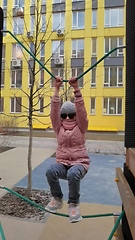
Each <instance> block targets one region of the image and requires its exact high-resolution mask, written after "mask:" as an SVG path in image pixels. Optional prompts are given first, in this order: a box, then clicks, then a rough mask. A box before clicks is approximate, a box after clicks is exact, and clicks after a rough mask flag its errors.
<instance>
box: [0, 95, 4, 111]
mask: <svg viewBox="0 0 135 240" xmlns="http://www.w3.org/2000/svg"><path fill="white" fill-rule="evenodd" d="M0 112H1V113H3V112H4V98H3V97H2V98H0Z"/></svg>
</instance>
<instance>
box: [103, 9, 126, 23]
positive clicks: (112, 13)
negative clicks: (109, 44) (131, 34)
mask: <svg viewBox="0 0 135 240" xmlns="http://www.w3.org/2000/svg"><path fill="white" fill-rule="evenodd" d="M123 25H124V8H110V9H105V27H121V26H123Z"/></svg>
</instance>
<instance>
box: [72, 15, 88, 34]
mask: <svg viewBox="0 0 135 240" xmlns="http://www.w3.org/2000/svg"><path fill="white" fill-rule="evenodd" d="M75 14H76V16H74V15H75ZM79 14H83V24H82V26H79V19H80V16H79ZM75 18H76V20H75V22H76V24H74V19H75ZM84 26H85V12H84V11H72V30H77V29H80V30H81V29H84Z"/></svg>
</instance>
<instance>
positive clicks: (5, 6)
mask: <svg viewBox="0 0 135 240" xmlns="http://www.w3.org/2000/svg"><path fill="white" fill-rule="evenodd" d="M3 8H4V9H5V8H7V0H3Z"/></svg>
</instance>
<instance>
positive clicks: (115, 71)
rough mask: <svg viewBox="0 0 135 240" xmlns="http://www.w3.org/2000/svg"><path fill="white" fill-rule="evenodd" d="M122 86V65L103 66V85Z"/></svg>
mask: <svg viewBox="0 0 135 240" xmlns="http://www.w3.org/2000/svg"><path fill="white" fill-rule="evenodd" d="M122 86H123V67H105V74H104V87H122Z"/></svg>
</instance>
